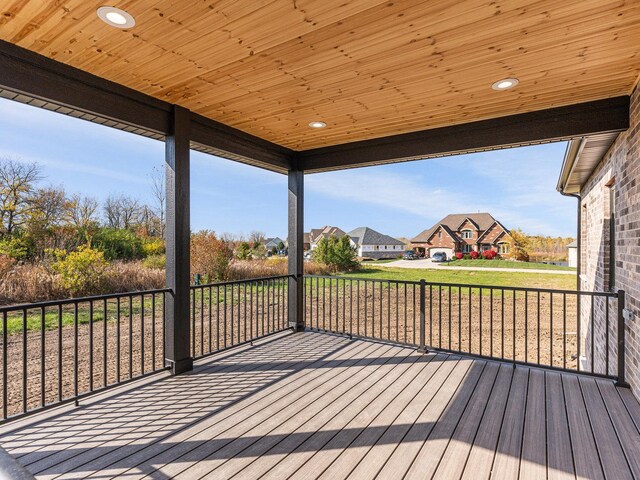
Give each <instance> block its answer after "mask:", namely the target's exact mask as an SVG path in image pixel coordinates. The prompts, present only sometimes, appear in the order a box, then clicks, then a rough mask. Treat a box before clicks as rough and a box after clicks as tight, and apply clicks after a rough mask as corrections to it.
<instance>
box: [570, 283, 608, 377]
mask: <svg viewBox="0 0 640 480" xmlns="http://www.w3.org/2000/svg"><path fill="white" fill-rule="evenodd" d="M565 295H566V294H565ZM603 299H604V305H605V307H604V321H605V330H604V335H605V336H604V347H605V352H606V353H605V356H604V362H605V372H604V373H605V375H609V297H603ZM577 340H578V344H580V337H578V339H577ZM578 364H580V355H579V354H578Z"/></svg>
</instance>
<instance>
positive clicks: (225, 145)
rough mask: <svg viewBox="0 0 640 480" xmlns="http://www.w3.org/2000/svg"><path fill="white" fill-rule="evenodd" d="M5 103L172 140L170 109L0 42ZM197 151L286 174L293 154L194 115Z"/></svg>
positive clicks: (0, 91)
mask: <svg viewBox="0 0 640 480" xmlns="http://www.w3.org/2000/svg"><path fill="white" fill-rule="evenodd" d="M0 97H5V98H9V99H13V100H17V101H20V102H23V103H29V104H32V105H36V106H44V107H46V108H48V109H52V110H59V111H60V112H62V113H65V114H68V115H72V116H76V117H80V118H83V119H87V120H90V121H93V122H95V123H100V124H104V125H108V126H111V127H114V128H119V129H121V130H126V131H130V132H133V133H137V134H142V135H145V136H150V137H154V138H162V137H163V136H165V135H168V134H169V130H170V128H171V126H170V123H171V112H172V108H173V105H172V104H171V103H168V102H165V101H163V100H159V99H157V98H154V97H151V96H149V95H146V94H144V93H140V92H138V91H136V90H133V89H130V88H127V87H124V86H122V85H120V84H117V83H114V82H110V81H108V80H105V79H103V78H100V77H97V76H95V75H91V74H90V73H87V72H84V71H82V70H79V69H77V68H73V67H70V66H69V65H65V64H63V63H60V62H57V61H55V60H51V59H50V58H47V57H45V56H43V55H40V54H37V53H34V52H32V51H30V50H26V49H24V48H21V47H18V46H17V45H14V44H12V43H9V42H5V41H2V40H0ZM190 121H191V130H190V131H191V133H190V135H191V138H190V139H189V140H190V141H191V142H193V145H192V146H193V148H194V149H197V150H201V151H204V152H207V153H212V154H215V155H218V156H220V157H224V158H229V159H231V160H236V161H239V162H242V163H248V164H251V165H255V166H259V167H262V168H266V169H268V170H273V171H276V172H279V173H283V174H284V173H286V172H287V171H288V170H289V167H290V160H289V159H290V158H291V157H293V151H291V150H289V149H287V148H285V147H281V146H279V145H276V144H274V143H271V142H268V141H267V140H263V139H261V138H259V137H256V136H253V135H250V134H248V133H246V132H243V131H241V130H238V129H235V128H233V127H229V126H227V125H223V124H222V123H219V122H216V121H214V120H211V119H208V118H205V117H203V116H201V115H196V114H193V113H192V114H191V117H190Z"/></svg>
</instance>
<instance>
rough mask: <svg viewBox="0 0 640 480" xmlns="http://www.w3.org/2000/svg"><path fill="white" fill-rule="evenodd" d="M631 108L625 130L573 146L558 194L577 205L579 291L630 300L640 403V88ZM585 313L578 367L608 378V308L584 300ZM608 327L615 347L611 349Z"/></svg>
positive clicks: (633, 376) (629, 355)
mask: <svg viewBox="0 0 640 480" xmlns="http://www.w3.org/2000/svg"><path fill="white" fill-rule="evenodd" d="M630 102H631V104H630V108H629V112H630V115H629V129H628V130H626V131H624V132H621V133H619V132H612V133H606V134H599V135H593V136H588V137H583V138H578V139H575V140H573V141H571V142H570V143H569V144H568V146H567V151H566V154H565V158H564V162H563V164H562V171H561V173H560V178H559V180H558V190H559V191H560V192H561V193H562V194H564V195H573V196H574V197H576V198H577V199H578V201H579V205H580V207H579V212H580V213H579V217H578V218H579V222H578V228H579V230H578V244H579V249H578V255H577V259H578V265H577V268H578V271H579V272H580V276H579V279H578V285H577V286H578V287H579V289H580V290H583V291H599V292H602V291H611V292H615V291H617V290H624V291H625V292H626V295H625V297H626V298H625V311H624V313H623V318H624V321H625V328H626V349H625V352H626V365H627V369H626V372H627V381H628V382H629V383H630V384H631V388H632V390H633V392H634V393H635V395H636V396H637V397H640V196H639V192H640V187H639V186H640V88H638V87H636V89H635V91H634V92H633V93H632V94H631V98H630ZM615 305H616V304H615V303H612V304H611V305H608V306H609V308H615ZM580 307H581V317H580V318H581V327H582V328H580V327H579V330H578V332H580V335H581V337H582V338H581V339H580V341H581V343H582V345H583V346H584V348H583V349H582V352H581V353H582V358H581V364H582V366H583V367H584V368H585V369H590V368H592V367H593V368H594V369H595V370H596V371H599V372H604V371H605V368H606V365H607V363H606V359H607V355H606V354H607V347H608V348H609V357H610V358H611V359H615V358H616V356H617V349H618V342H616V341H615V339H616V338H617V329H618V325H617V322H616V321H610V322H608V323H607V322H606V311H607V310H606V307H607V305H606V303H605V302H604V301H603V300H601V299H599V300H596V301H593V302H592V301H589V300H588V299H583V301H582V302H581V304H580ZM592 326H595V329H592ZM606 326H608V328H609V337H608V338H609V339H613V340H610V341H608V342H607V340H606V339H607V336H606V335H605V328H606ZM594 330H595V332H594ZM592 359H593V361H592ZM592 364H593V365H592ZM608 365H609V372H608V373H610V374H614V375H615V373H616V362H609V364H608Z"/></svg>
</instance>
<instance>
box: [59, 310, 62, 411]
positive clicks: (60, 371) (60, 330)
mask: <svg viewBox="0 0 640 480" xmlns="http://www.w3.org/2000/svg"><path fill="white" fill-rule="evenodd" d="M58 401H59V402H61V401H62V304H61V303H59V304H58Z"/></svg>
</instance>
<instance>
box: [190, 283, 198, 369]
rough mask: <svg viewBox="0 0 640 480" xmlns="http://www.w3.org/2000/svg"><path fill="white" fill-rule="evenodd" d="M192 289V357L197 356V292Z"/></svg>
mask: <svg viewBox="0 0 640 480" xmlns="http://www.w3.org/2000/svg"><path fill="white" fill-rule="evenodd" d="M197 289H198V287H191V355H193V356H194V357H195V356H196V290H197Z"/></svg>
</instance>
